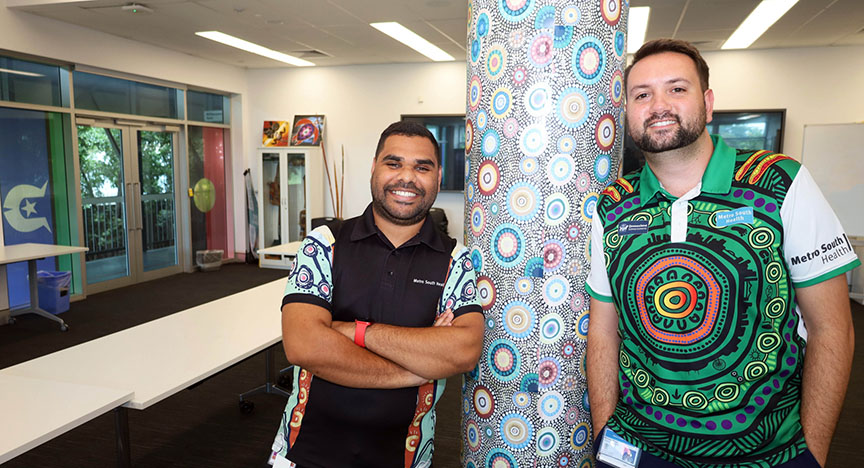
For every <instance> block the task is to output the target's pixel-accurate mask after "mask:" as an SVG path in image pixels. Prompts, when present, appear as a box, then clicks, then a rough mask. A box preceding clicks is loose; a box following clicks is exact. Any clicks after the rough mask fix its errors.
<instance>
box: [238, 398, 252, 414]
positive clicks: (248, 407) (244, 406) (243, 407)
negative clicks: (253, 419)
mask: <svg viewBox="0 0 864 468" xmlns="http://www.w3.org/2000/svg"><path fill="white" fill-rule="evenodd" d="M253 410H255V403H252V402H251V401H246V400H240V412H241V413H243V414H249V413H251V412H252V411H253Z"/></svg>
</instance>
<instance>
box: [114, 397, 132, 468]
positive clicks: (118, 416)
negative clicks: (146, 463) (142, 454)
mask: <svg viewBox="0 0 864 468" xmlns="http://www.w3.org/2000/svg"><path fill="white" fill-rule="evenodd" d="M126 411H127V410H126V408H125V407H123V406H118V407H117V408H114V433H115V434H116V435H117V467H118V468H131V467H132V453H131V451H130V450H129V414H128V413H127V412H126Z"/></svg>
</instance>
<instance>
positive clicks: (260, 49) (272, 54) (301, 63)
mask: <svg viewBox="0 0 864 468" xmlns="http://www.w3.org/2000/svg"><path fill="white" fill-rule="evenodd" d="M195 35H197V36H201V37H203V38H206V39H210V40H211V41H216V42H219V43H221V44H225V45H227V46H231V47H236V48H238V49H240V50H245V51H246V52H251V53H253V54H258V55H261V56H263V57H267V58H269V59H273V60H278V61H280V62H283V63H287V64H289V65H294V66H297V67H314V66H315V64H314V63H312V62H309V61H307V60H303V59H301V58H297V57H294V56H293V55H288V54H283V53H282V52H277V51H275V50H273V49H268V48H266V47H264V46H260V45H258V44H255V43H252V42H249V41H246V40H243V39H240V38H239V37H234V36H231V35H228V34H225V33H223V32H219V31H198V32H196V33H195Z"/></svg>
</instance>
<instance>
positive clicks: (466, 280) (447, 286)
mask: <svg viewBox="0 0 864 468" xmlns="http://www.w3.org/2000/svg"><path fill="white" fill-rule="evenodd" d="M447 309H450V310H452V311H453V317H454V318H455V317H459V316H460V315H464V314H467V313H469V312H482V311H483V308H482V307H480V302H479V301H478V299H477V278H476V275H475V272H474V263H473V262H472V261H471V255H470V254H469V253H468V249H467V248H465V247H464V246H461V245H457V246H456V248H454V249H453V253H452V256H451V261H450V270H449V271H448V272H447V280H446V281H445V282H444V290H443V291H442V293H441V302H440V303H439V304H438V313H437V314H436V315H440V314H442V313H444V312H445V311H446V310H447Z"/></svg>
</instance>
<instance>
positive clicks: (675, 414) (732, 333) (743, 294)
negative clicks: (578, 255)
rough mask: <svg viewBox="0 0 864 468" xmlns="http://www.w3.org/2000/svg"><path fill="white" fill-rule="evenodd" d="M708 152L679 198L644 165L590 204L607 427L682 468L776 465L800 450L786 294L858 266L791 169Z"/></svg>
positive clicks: (797, 336) (794, 318) (799, 340)
mask: <svg viewBox="0 0 864 468" xmlns="http://www.w3.org/2000/svg"><path fill="white" fill-rule="evenodd" d="M712 141H713V143H714V153H713V154H712V156H711V159H710V161H709V163H708V166H707V168H706V170H705V173H704V175H703V177H702V181H701V183H700V184H699V185H698V186H696V187H694V188H693V189H692V190H691V191H689V192H688V193H687V194H685V195H683V196H681V197H677V198H676V197H674V196H672V195H670V194H669V193H668V192H667V191H666V190H665V189H664V188H663V187H662V186H661V184H660V182H659V181H658V180H657V178H656V176H655V175H654V174H653V172H652V171H651V169H650V168H649V167H648V165H645V166H644V168H643V169H642V170H641V172H635V173H632V174H630V175H627V176H625V177H623V178H622V179H619V180H618V181H616V183H614V184H612V185H611V186H610V187H608V188H607V189H606V190H605V191H604V192H603V195H602V196H601V197H600V200H599V202H598V205H597V210H596V213H595V216H594V219H593V221H592V223H593V226H592V247H591V249H592V255H591V256H592V259H591V265H592V267H591V274H590V275H589V279H588V283H587V289H588V292H589V294H591V296H592V297H594V298H596V299H598V300H602V301H607V302H614V304H615V306H616V309H617V310H618V315H619V320H618V331H619V334H620V336H621V338H622V340H621V347H620V352H619V386H620V392H619V394H620V398H619V401H618V404H617V407H616V409H615V413H614V415H613V416H612V418H611V419H610V420H609V421H608V426H609V428H611V429H612V430H614V431H615V432H617V433H619V434H620V435H621V436H622V437H624V438H625V439H627V440H628V441H630V442H631V443H633V444H634V445H636V446H638V447H640V448H642V449H643V450H645V451H647V452H650V453H653V454H655V455H657V456H660V457H662V458H664V459H666V460H668V461H671V462H673V463H676V464H679V465H681V466H685V467H702V466H713V465H734V466H744V467H749V466H753V467H757V466H759V467H763V466H776V465H779V464H781V463H783V462H786V461H789V460H791V459H792V458H794V457H796V456H797V455H799V454H801V453H803V452H804V450H805V449H806V444H805V441H804V435H803V432H802V429H801V422H800V416H799V410H800V402H801V379H802V370H803V359H804V349H805V347H806V344H807V342H806V331H805V330H804V327H803V324H802V323H801V315H800V312H799V311H798V310H797V307H796V305H795V287H802V286H808V285H811V284H815V283H818V282H820V281H824V280H825V279H828V278H831V277H833V276H836V275H838V274H841V273H844V272H846V271H848V270H850V269H852V268H854V267H855V266H857V265H859V264H860V262H859V261H858V259H857V258H856V257H855V255H854V253H853V252H852V248H851V245H850V244H849V242H848V239H847V238H846V235H845V234H844V233H843V230H842V227H841V226H840V224H839V222H838V221H837V218H836V216H835V215H834V213H833V211H832V210H831V208H830V207H829V206H828V204H827V202H826V201H825V199H824V197H822V195H821V193H820V192H819V189H818V187H816V184H815V182H813V180H812V177H810V175H809V173H808V172H807V170H806V169H805V168H804V167H802V166H801V165H800V164H799V163H798V162H796V161H795V160H793V159H791V158H789V157H787V156H784V155H780V154H774V153H770V152H767V151H758V152H753V151H736V150H735V149H733V148H730V147H729V146H728V145H726V143H725V142H723V140H722V139H721V138H720V137H713V136H712Z"/></svg>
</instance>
